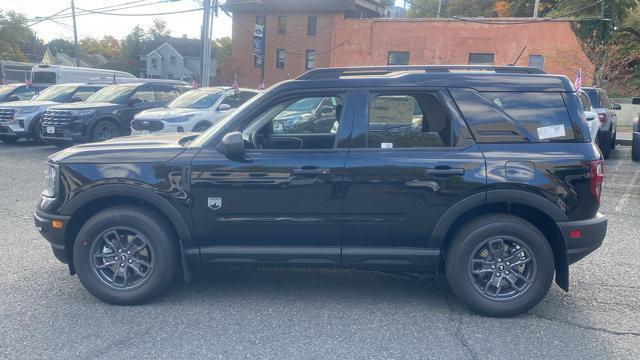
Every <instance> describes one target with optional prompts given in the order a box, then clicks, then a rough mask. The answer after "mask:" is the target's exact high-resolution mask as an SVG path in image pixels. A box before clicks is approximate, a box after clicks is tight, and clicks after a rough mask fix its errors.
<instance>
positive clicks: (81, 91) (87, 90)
mask: <svg viewBox="0 0 640 360" xmlns="http://www.w3.org/2000/svg"><path fill="white" fill-rule="evenodd" d="M98 90H100V88H97V87H80V88H78V90H77V91H76V93H75V94H73V97H74V98H79V99H81V100H82V101H85V100H87V98H88V97H89V96H91V95H93V93H95V92H96V91H98Z"/></svg>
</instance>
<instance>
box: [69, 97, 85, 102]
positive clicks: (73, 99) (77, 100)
mask: <svg viewBox="0 0 640 360" xmlns="http://www.w3.org/2000/svg"><path fill="white" fill-rule="evenodd" d="M69 101H70V102H72V103H77V102H82V98H79V97H77V96H74V97H72V98H71V100H69Z"/></svg>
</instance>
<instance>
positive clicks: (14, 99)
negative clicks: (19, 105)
mask: <svg viewBox="0 0 640 360" xmlns="http://www.w3.org/2000/svg"><path fill="white" fill-rule="evenodd" d="M8 101H20V98H19V97H18V95H11V96H9V99H8Z"/></svg>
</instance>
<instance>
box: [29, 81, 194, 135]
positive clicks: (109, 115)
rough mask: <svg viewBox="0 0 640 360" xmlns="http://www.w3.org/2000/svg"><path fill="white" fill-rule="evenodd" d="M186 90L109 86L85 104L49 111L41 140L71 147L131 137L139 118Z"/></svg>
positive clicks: (166, 84)
mask: <svg viewBox="0 0 640 360" xmlns="http://www.w3.org/2000/svg"><path fill="white" fill-rule="evenodd" d="M184 90H185V87H184V86H183V85H182V84H181V83H178V82H171V81H167V82H152V83H130V84H121V85H109V86H107V87H105V88H103V89H102V90H100V91H98V92H96V93H95V94H93V95H91V96H90V97H89V98H88V99H87V100H86V101H84V102H82V103H79V104H67V105H58V106H53V107H51V108H49V109H48V110H47V111H45V113H44V114H43V115H42V130H41V136H42V138H43V139H44V141H45V142H47V143H52V144H56V145H67V144H70V143H74V142H82V141H102V140H108V139H111V138H114V137H118V136H122V135H127V134H129V132H130V128H131V120H132V119H133V117H134V116H135V114H137V113H139V112H141V111H144V110H148V109H152V108H156V107H160V106H164V105H166V104H168V103H169V102H171V101H172V100H173V99H175V98H177V97H178V95H180V93H181V92H182V91H184Z"/></svg>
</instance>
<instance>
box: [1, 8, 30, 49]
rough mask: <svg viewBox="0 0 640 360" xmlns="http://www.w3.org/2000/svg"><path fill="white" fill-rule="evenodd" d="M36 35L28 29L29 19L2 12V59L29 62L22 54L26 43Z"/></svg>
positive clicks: (16, 14)
mask: <svg viewBox="0 0 640 360" xmlns="http://www.w3.org/2000/svg"><path fill="white" fill-rule="evenodd" d="M33 37H34V34H33V31H31V29H29V28H28V27H27V19H26V18H25V17H24V15H22V14H18V13H16V12H14V11H7V12H3V11H2V10H0V58H1V59H7V60H14V61H27V56H25V54H24V53H23V52H22V45H23V44H24V42H25V41H28V40H29V39H33Z"/></svg>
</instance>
